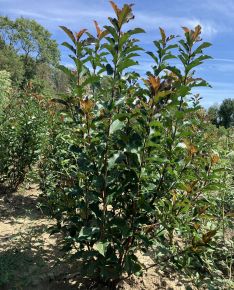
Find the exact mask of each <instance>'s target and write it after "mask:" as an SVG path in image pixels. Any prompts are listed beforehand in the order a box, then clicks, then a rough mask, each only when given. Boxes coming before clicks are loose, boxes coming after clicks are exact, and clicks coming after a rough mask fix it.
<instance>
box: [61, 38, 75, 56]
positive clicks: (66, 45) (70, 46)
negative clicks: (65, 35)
mask: <svg viewBox="0 0 234 290" xmlns="http://www.w3.org/2000/svg"><path fill="white" fill-rule="evenodd" d="M62 45H63V46H65V47H67V48H68V49H70V50H71V51H72V52H73V53H74V54H76V49H75V48H74V46H72V45H71V44H69V43H67V42H66V41H65V42H63V43H62Z"/></svg>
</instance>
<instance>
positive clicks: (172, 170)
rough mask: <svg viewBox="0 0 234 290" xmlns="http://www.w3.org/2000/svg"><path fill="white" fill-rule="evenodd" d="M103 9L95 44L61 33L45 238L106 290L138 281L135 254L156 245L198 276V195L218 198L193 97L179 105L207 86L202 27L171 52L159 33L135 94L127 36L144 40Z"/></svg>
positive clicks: (132, 49) (45, 169)
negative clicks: (62, 61) (64, 56)
mask: <svg viewBox="0 0 234 290" xmlns="http://www.w3.org/2000/svg"><path fill="white" fill-rule="evenodd" d="M111 5H112V7H113V9H114V12H115V18H109V21H110V24H109V25H106V26H104V29H101V28H100V27H99V25H98V23H97V22H96V21H95V27H96V31H97V35H96V36H93V35H91V34H90V33H88V32H87V31H86V29H83V30H81V31H79V32H78V33H73V32H72V31H70V30H69V29H68V28H66V27H64V26H62V27H61V28H62V29H63V30H64V31H65V33H66V34H67V36H68V37H69V39H70V41H71V43H68V42H64V43H63V45H64V46H65V47H67V48H68V49H69V50H70V51H71V53H72V55H70V57H71V59H72V60H73V61H74V64H75V70H73V71H71V70H69V69H68V68H66V67H64V66H61V69H62V70H63V71H64V72H65V73H66V74H67V75H68V77H69V79H71V80H72V84H73V85H72V90H71V93H70V94H67V95H65V96H64V97H63V98H61V99H55V100H54V101H55V102H57V103H59V104H60V106H63V109H62V110H61V112H60V114H61V122H60V123H56V126H55V127H53V128H52V129H51V132H50V134H51V138H49V139H48V143H47V146H45V148H46V149H45V151H44V154H43V162H42V164H41V175H42V189H43V191H44V193H45V194H46V195H47V202H48V205H49V206H50V208H51V210H52V214H53V215H54V216H55V217H56V219H57V226H56V227H55V228H54V229H53V231H62V232H63V233H64V249H65V250H67V251H70V250H71V249H74V250H75V252H72V253H73V254H72V255H73V257H74V258H75V259H78V260H80V261H81V263H82V267H81V271H82V273H83V274H84V276H87V277H88V278H90V279H91V281H92V283H93V284H91V285H96V284H102V285H103V284H105V285H108V286H109V287H110V288H111V287H115V286H116V284H117V283H118V282H119V281H120V280H121V279H123V277H125V275H126V274H127V275H131V274H133V273H134V274H140V273H141V271H142V269H143V266H142V265H141V263H140V262H139V260H138V258H137V256H136V252H137V250H140V251H141V252H145V251H147V249H148V248H149V246H152V244H153V242H154V241H155V240H156V243H157V244H158V243H161V244H162V243H164V244H166V245H168V249H169V252H170V253H171V252H172V253H173V254H174V257H175V259H174V262H175V264H177V265H180V267H182V268H183V267H186V266H187V265H188V263H190V262H189V261H190V260H191V257H192V258H193V261H195V260H196V261H197V262H198V264H199V265H200V266H201V267H203V266H204V260H203V259H202V255H203V253H206V252H207V251H206V249H207V248H208V247H209V245H210V244H212V243H213V242H214V236H215V235H216V232H217V227H218V223H217V220H216V221H215V222H214V223H212V221H213V218H214V212H215V209H217V207H216V204H215V202H213V203H210V201H209V200H208V198H209V197H210V196H209V194H208V192H209V191H210V190H214V189H219V188H220V185H219V180H218V171H216V165H217V163H218V160H219V157H218V155H217V154H216V153H215V152H213V151H212V148H213V147H212V145H213V143H212V142H211V141H210V140H209V138H205V136H206V133H207V132H206V131H205V130H204V124H205V119H204V118H205V114H204V112H203V111H202V110H201V108H200V106H199V97H198V96H193V98H191V99H190V100H189V95H191V94H192V92H191V91H192V88H193V87H197V86H207V85H208V84H207V83H206V82H205V81H204V80H202V79H201V78H197V77H196V76H195V70H194V69H195V67H196V66H198V65H200V64H202V63H203V61H204V60H206V59H208V58H209V56H207V55H204V54H203V50H204V49H205V48H207V47H209V46H210V44H209V43H207V42H202V41H201V38H200V35H201V27H200V26H197V27H195V29H194V30H190V29H188V28H186V27H184V28H183V30H184V37H183V38H180V39H179V40H178V41H177V42H176V37H175V36H174V35H171V36H167V35H166V34H165V31H164V30H163V29H162V28H160V34H161V39H160V40H158V41H154V45H155V47H156V52H155V53H154V52H147V54H148V55H149V56H150V57H151V58H152V59H153V61H154V64H153V66H152V72H147V73H146V78H144V79H143V82H144V83H143V82H141V81H140V75H139V74H138V73H136V72H134V71H131V69H130V68H132V67H135V66H137V64H138V63H137V61H136V60H135V57H137V56H139V53H142V50H143V49H142V48H141V47H140V46H138V40H137V39H135V35H136V34H139V33H144V31H143V29H141V28H135V29H131V30H127V31H125V30H124V27H125V24H126V23H128V22H129V21H130V20H132V19H133V18H134V16H133V14H132V5H127V4H125V5H124V6H123V8H121V9H120V8H118V7H117V6H116V4H115V3H114V2H113V1H111ZM171 59H177V60H179V61H180V62H181V64H182V67H183V69H181V70H180V69H179V68H178V67H179V66H178V67H175V66H173V65H170V64H169V63H168V61H170V60H171ZM206 212H207V215H206V214H205V213H206ZM211 223H212V224H211ZM178 239H179V240H180V241H181V243H182V245H183V246H182V247H181V248H180V246H178V245H180V244H178V243H177V240H178ZM158 251H159V250H158V248H157V252H156V256H157V254H158V253H159V252H158ZM170 253H169V254H170ZM176 253H178V255H179V258H178V255H177V254H176ZM201 253H202V254H201ZM204 255H205V254H204Z"/></svg>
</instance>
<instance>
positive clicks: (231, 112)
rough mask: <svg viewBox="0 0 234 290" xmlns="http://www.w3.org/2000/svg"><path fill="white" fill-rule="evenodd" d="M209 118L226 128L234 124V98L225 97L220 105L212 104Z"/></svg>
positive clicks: (213, 122) (208, 113) (215, 123)
mask: <svg viewBox="0 0 234 290" xmlns="http://www.w3.org/2000/svg"><path fill="white" fill-rule="evenodd" d="M207 115H208V118H209V120H210V121H211V123H212V124H214V125H216V126H224V127H225V128H226V129H227V128H230V127H233V126H234V99H225V100H223V102H222V103H221V105H220V106H219V107H218V106H211V107H210V108H209V109H208V112H207Z"/></svg>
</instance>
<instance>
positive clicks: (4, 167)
mask: <svg viewBox="0 0 234 290" xmlns="http://www.w3.org/2000/svg"><path fill="white" fill-rule="evenodd" d="M43 112H44V110H43V108H41V107H40V104H39V102H38V100H37V99H35V98H34V96H33V95H31V94H28V93H26V92H22V93H19V94H11V96H10V97H9V102H8V104H7V105H6V106H5V107H4V108H3V109H2V110H1V113H0V124H1V125H0V159H1V164H0V182H1V183H2V185H3V186H4V187H6V188H8V189H10V190H16V189H17V187H18V186H19V185H20V184H21V183H22V182H23V181H24V177H25V175H26V173H27V172H28V170H29V168H31V166H32V165H33V164H34V163H35V161H36V160H37V158H38V153H39V152H38V150H39V149H40V144H41V142H42V140H43V138H42V132H43V130H44V128H45V127H44V126H43V122H44V118H43V115H44V116H45V114H44V113H43Z"/></svg>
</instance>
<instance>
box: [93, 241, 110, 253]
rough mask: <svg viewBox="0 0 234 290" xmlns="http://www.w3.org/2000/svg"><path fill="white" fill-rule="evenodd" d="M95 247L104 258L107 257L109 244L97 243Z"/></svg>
mask: <svg viewBox="0 0 234 290" xmlns="http://www.w3.org/2000/svg"><path fill="white" fill-rule="evenodd" d="M94 245H95V248H96V250H97V251H98V252H99V253H100V254H101V255H102V256H105V254H106V250H107V246H108V243H107V242H105V243H103V242H97V243H95V244H94Z"/></svg>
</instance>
